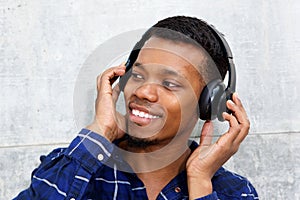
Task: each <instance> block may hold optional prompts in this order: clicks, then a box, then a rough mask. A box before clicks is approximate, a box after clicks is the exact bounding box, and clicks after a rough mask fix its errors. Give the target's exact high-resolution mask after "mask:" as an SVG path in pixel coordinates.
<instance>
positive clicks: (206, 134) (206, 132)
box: [199, 121, 213, 146]
mask: <svg viewBox="0 0 300 200" xmlns="http://www.w3.org/2000/svg"><path fill="white" fill-rule="evenodd" d="M212 136H213V123H212V122H211V121H205V123H204V124H203V127H202V130H201V136H200V144H199V146H209V145H210V144H211V142H212Z"/></svg>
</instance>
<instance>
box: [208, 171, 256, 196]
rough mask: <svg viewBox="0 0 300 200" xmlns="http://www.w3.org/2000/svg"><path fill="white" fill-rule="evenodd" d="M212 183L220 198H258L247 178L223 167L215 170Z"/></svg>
mask: <svg viewBox="0 0 300 200" xmlns="http://www.w3.org/2000/svg"><path fill="white" fill-rule="evenodd" d="M212 183H213V189H214V191H216V192H217V194H218V196H219V198H221V199H226V198H227V199H258V196H257V192H256V190H255V188H254V187H253V185H252V184H251V183H250V182H249V180H248V179H247V178H245V177H243V176H241V175H238V174H236V173H233V172H231V171H228V170H226V169H224V168H220V169H219V170H218V171H217V172H216V174H215V175H214V177H213V179H212ZM222 197H223V198H222Z"/></svg>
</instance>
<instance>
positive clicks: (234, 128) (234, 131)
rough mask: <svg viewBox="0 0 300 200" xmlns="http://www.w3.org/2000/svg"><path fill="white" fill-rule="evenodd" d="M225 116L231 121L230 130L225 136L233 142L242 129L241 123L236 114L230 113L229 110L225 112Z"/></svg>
mask: <svg viewBox="0 0 300 200" xmlns="http://www.w3.org/2000/svg"><path fill="white" fill-rule="evenodd" d="M223 118H224V119H225V120H226V121H228V122H229V130H228V131H227V133H225V134H224V135H223V136H224V137H227V138H228V139H229V141H230V142H233V141H234V140H235V139H236V138H237V136H238V134H239V132H240V131H241V129H240V124H239V122H238V121H237V119H236V117H235V116H234V115H230V114H228V113H227V112H223Z"/></svg>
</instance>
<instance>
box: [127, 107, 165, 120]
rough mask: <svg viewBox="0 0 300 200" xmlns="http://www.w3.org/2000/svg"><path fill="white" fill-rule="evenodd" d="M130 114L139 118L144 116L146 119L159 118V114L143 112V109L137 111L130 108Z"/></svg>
mask: <svg viewBox="0 0 300 200" xmlns="http://www.w3.org/2000/svg"><path fill="white" fill-rule="evenodd" d="M131 112H132V114H133V115H135V116H137V117H141V118H146V119H157V118H160V116H158V115H151V114H149V113H145V112H143V111H139V110H137V109H132V111H131Z"/></svg>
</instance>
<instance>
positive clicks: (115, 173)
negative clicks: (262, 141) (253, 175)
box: [16, 16, 258, 199]
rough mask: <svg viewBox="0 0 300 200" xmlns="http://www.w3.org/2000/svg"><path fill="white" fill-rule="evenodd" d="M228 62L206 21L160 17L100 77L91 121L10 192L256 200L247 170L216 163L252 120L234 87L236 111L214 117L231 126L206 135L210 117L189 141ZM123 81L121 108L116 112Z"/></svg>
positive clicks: (32, 195)
mask: <svg viewBox="0 0 300 200" xmlns="http://www.w3.org/2000/svg"><path fill="white" fill-rule="evenodd" d="M228 65H229V63H228V55H226V52H224V48H223V47H222V44H221V41H220V40H219V39H218V38H217V36H216V34H215V32H214V30H213V29H212V28H211V27H210V26H208V25H207V24H206V23H205V22H203V21H201V20H199V19H196V18H191V17H184V16H178V17H171V18H167V19H164V20H161V21H159V22H158V23H157V24H156V25H154V26H153V27H152V28H150V29H149V30H148V31H147V32H146V33H145V34H144V35H143V37H142V39H141V40H140V41H139V42H138V43H137V45H136V47H135V49H134V50H133V51H132V53H131V55H130V57H129V61H128V62H127V63H126V66H125V65H124V64H122V65H120V66H117V67H112V68H110V69H108V70H106V71H104V72H103V73H102V74H101V76H99V77H98V79H97V91H98V96H97V100H96V114H95V120H94V122H93V123H92V124H91V125H89V126H87V128H85V129H83V130H82V131H81V132H80V133H79V135H78V136H77V137H76V138H75V139H74V140H73V141H72V143H71V144H70V146H69V147H68V148H66V149H56V150H54V151H53V152H52V153H50V154H49V155H48V156H47V157H43V158H42V159H41V160H42V163H41V165H40V166H39V168H38V169H36V170H35V171H34V172H33V175H32V183H31V186H30V188H28V189H27V190H25V191H23V192H22V193H20V194H19V196H18V197H16V199H258V197H257V194H256V191H255V189H254V187H253V186H252V185H251V184H250V183H249V181H248V180H247V179H245V178H243V177H241V176H239V175H237V174H234V173H232V172H229V171H227V170H225V169H224V168H222V165H223V164H224V163H225V162H226V161H227V160H228V159H229V158H230V157H231V156H232V155H233V154H234V153H235V152H236V151H237V150H238V147H239V145H240V144H241V142H242V141H243V140H244V138H245V137H246V135H247V134H248V130H249V126H250V124H249V120H248V118H247V114H246V112H245V110H244V108H243V106H242V103H241V101H240V100H239V98H238V96H237V94H236V93H234V94H233V95H232V100H228V101H227V102H226V106H227V108H228V109H229V110H230V111H231V113H232V114H229V113H226V112H222V113H221V117H219V118H223V119H224V120H226V121H228V122H229V129H228V131H227V132H226V133H224V134H223V135H222V136H221V137H220V138H219V139H218V140H217V141H216V142H212V134H213V127H212V122H211V121H210V120H209V119H211V118H212V117H211V116H209V117H207V120H206V122H205V123H204V125H203V128H202V131H201V136H200V144H199V146H198V145H197V144H196V143H195V142H191V141H189V136H190V134H191V132H192V130H193V128H194V126H195V124H196V122H197V121H198V119H199V115H200V116H201V113H202V112H203V109H201V108H202V107H201V103H202V101H201V98H202V95H203V92H204V90H205V88H206V87H207V85H208V84H209V83H211V82H212V81H213V80H220V79H221V80H223V79H224V77H225V75H226V72H227V71H228ZM125 71H127V73H126V74H125ZM124 74H125V75H124ZM119 76H123V77H122V79H121V80H120V85H117V86H116V87H114V88H113V87H112V84H113V82H114V81H115V80H116V78H117V77H119ZM120 90H122V91H123V92H124V98H125V106H126V114H125V116H121V115H120V114H119V113H118V112H116V101H117V98H118V96H119V93H120ZM199 99H200V101H199ZM199 102H200V103H199ZM198 104H200V105H199V106H200V108H198ZM212 109H213V108H212ZM219 115H220V113H219Z"/></svg>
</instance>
